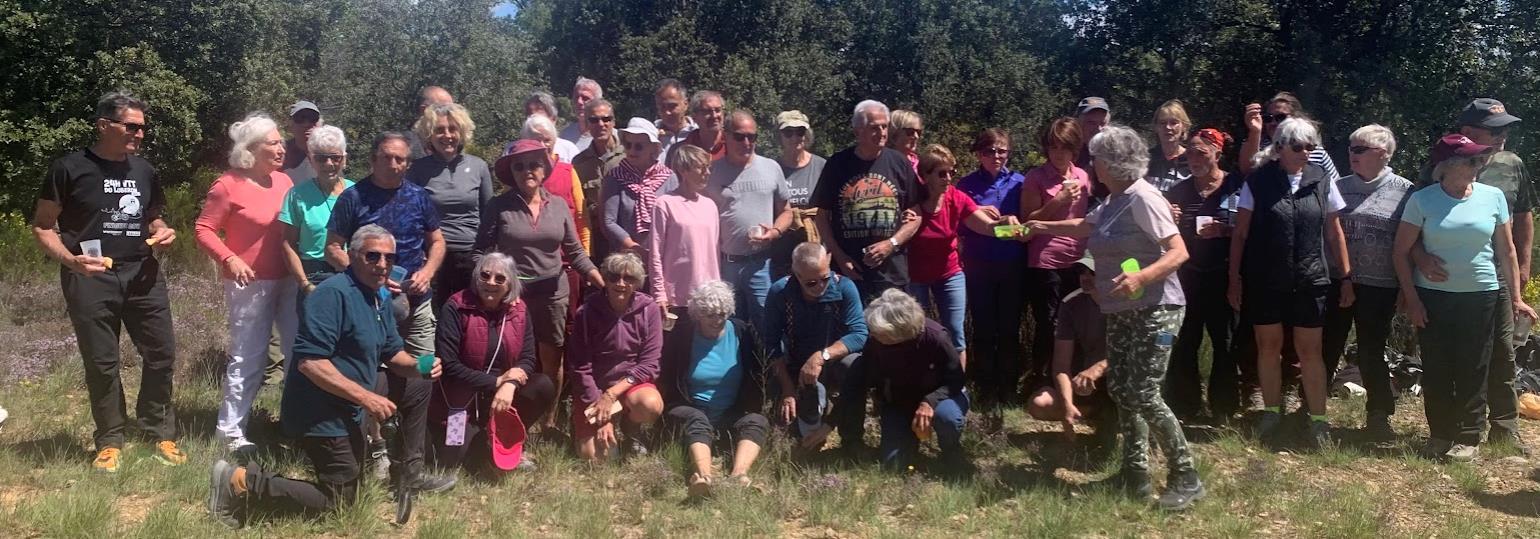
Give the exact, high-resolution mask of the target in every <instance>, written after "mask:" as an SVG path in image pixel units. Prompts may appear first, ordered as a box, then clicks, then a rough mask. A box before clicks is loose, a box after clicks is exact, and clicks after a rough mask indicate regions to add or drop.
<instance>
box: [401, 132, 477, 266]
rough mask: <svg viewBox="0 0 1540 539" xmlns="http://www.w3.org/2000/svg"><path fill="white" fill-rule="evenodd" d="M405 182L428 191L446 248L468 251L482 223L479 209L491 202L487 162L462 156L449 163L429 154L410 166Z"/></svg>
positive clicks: (465, 155) (474, 157)
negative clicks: (442, 232) (436, 211)
mask: <svg viewBox="0 0 1540 539" xmlns="http://www.w3.org/2000/svg"><path fill="white" fill-rule="evenodd" d="M406 179H407V181H409V182H412V183H415V184H417V185H419V186H422V188H423V189H427V190H428V197H429V198H431V199H433V205H434V206H435V207H437V208H438V215H439V229H440V230H443V231H444V246H445V248H447V249H448V250H450V251H467V250H470V248H471V245H472V244H474V243H475V242H476V230H477V228H479V226H480V223H481V208H483V207H486V205H487V202H488V201H490V200H492V170H491V169H490V168H487V162H486V161H482V160H481V158H480V157H476V156H474V155H468V154H463V153H462V154H459V155H456V156H455V158H454V159H451V160H449V161H445V160H443V159H439V157H438V155H437V154H428V155H426V156H423V157H422V158H421V159H418V160H416V161H413V162H412V168H409V169H407V171H406Z"/></svg>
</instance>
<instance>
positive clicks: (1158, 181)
mask: <svg viewBox="0 0 1540 539" xmlns="http://www.w3.org/2000/svg"><path fill="white" fill-rule="evenodd" d="M1191 177H1192V169H1190V168H1187V152H1182V155H1178V156H1176V159H1166V152H1163V151H1161V149H1160V145H1159V144H1156V145H1155V146H1154V147H1152V148H1150V168H1149V170H1148V171H1147V172H1145V174H1144V181H1147V182H1150V185H1153V186H1155V188H1156V189H1159V190H1160V192H1162V193H1168V192H1170V191H1171V188H1172V187H1176V184H1179V183H1182V181H1183V180H1186V179H1187V178H1191Z"/></svg>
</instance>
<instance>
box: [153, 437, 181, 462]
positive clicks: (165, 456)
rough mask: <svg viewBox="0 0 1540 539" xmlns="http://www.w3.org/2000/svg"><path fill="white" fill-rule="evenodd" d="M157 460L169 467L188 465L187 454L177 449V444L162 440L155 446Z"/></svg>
mask: <svg viewBox="0 0 1540 539" xmlns="http://www.w3.org/2000/svg"><path fill="white" fill-rule="evenodd" d="M155 460H158V461H160V463H161V464H165V465H167V466H177V465H181V464H186V463H187V454H186V453H183V452H182V450H181V449H178V448H177V446H176V442H173V441H171V440H161V441H160V442H159V443H156V444H155Z"/></svg>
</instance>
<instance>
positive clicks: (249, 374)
mask: <svg viewBox="0 0 1540 539" xmlns="http://www.w3.org/2000/svg"><path fill="white" fill-rule="evenodd" d="M230 141H231V143H232V144H231V148H230V170H227V171H225V173H224V175H222V176H220V177H219V179H217V180H214V184H213V185H212V186H210V187H209V194H208V197H207V198H205V199H204V200H203V211H202V212H201V213H199V214H198V220H197V223H196V224H195V226H194V230H195V231H196V233H195V237H196V238H197V240H198V247H199V248H201V249H203V251H204V252H205V253H208V255H209V257H210V258H213V259H214V261H215V262H218V263H219V273H220V276H221V277H223V278H224V284H225V304H226V305H227V306H228V308H229V309H230V314H229V324H230V346H229V350H228V353H229V354H230V363H229V365H228V367H227V368H226V369H225V380H224V396H223V400H222V401H221V402H220V404H219V419H218V422H217V424H216V428H217V429H218V430H219V434H220V436H221V437H222V438H223V441H224V442H225V444H226V447H227V448H228V449H229V450H230V451H231V452H235V451H241V450H244V449H246V448H249V447H252V443H251V442H250V441H247V439H246V417H247V416H248V415H249V414H250V412H251V405H252V402H254V401H255V400H256V398H257V390H258V389H261V388H262V374H263V370H264V368H265V367H266V366H267V343H268V341H269V340H270V337H271V335H272V331H273V325H274V323H276V324H277V325H278V333H279V336H280V337H281V338H280V341H281V342H282V347H283V355H284V357H288V356H289V354H290V351H291V348H292V347H293V346H294V331H295V329H296V327H297V326H298V323H299V311H298V310H296V308H295V305H294V303H295V299H296V298H297V295H296V291H295V283H294V278H293V277H291V276H290V275H289V271H288V268H287V267H286V266H285V265H284V264H285V261H286V260H287V259H286V258H284V252H283V243H284V237H283V231H284V228H283V227H282V226H276V223H277V221H278V210H279V209H280V208H281V207H282V206H283V197H284V195H286V194H288V192H289V188H290V187H292V186H293V182H292V181H291V180H289V176H288V175H287V174H284V173H282V172H279V170H280V169H282V168H283V156H284V150H283V135H281V134H279V133H278V124H276V123H274V122H273V119H272V118H269V117H267V115H265V114H261V113H254V114H251V115H249V116H247V117H246V119H244V120H241V121H239V122H235V124H233V125H231V126H230ZM221 236H223V237H221Z"/></svg>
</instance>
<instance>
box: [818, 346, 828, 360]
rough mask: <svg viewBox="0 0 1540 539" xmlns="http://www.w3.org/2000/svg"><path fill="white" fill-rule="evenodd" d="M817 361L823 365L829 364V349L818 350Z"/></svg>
mask: <svg viewBox="0 0 1540 539" xmlns="http://www.w3.org/2000/svg"><path fill="white" fill-rule="evenodd" d="M818 359H819V360H820V361H822V362H824V363H828V362H829V349H828V348H824V349H821V350H819V351H818Z"/></svg>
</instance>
